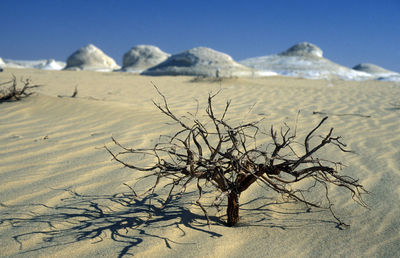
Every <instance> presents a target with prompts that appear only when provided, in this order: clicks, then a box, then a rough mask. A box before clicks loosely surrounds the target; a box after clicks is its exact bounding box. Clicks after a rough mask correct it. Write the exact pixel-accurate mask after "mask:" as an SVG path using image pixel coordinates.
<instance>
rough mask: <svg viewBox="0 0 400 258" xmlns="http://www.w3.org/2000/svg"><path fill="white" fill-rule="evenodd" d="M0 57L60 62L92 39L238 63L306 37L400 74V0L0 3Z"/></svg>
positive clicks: (328, 52)
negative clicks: (201, 49)
mask: <svg viewBox="0 0 400 258" xmlns="http://www.w3.org/2000/svg"><path fill="white" fill-rule="evenodd" d="M0 13H1V16H0V17H1V19H0V31H1V33H0V57H2V58H3V59H4V58H5V59H7V58H8V59H22V60H34V59H48V58H54V59H56V60H60V61H65V60H66V59H67V58H68V56H69V55H70V54H72V53H73V52H74V51H76V50H77V49H79V48H80V47H82V46H85V45H87V44H89V43H92V44H94V45H96V46H97V47H99V48H100V49H102V50H103V51H104V52H105V53H106V54H108V55H109V56H111V57H113V58H114V59H115V60H116V61H117V63H119V64H121V63H122V56H123V54H124V53H125V52H127V51H128V50H129V49H130V48H131V47H133V46H135V45H139V44H151V45H156V46H158V47H159V48H161V49H162V50H163V51H165V52H168V53H172V54H174V53H178V52H181V51H183V50H187V49H189V48H193V47H197V46H206V47H210V48H213V49H215V50H218V51H221V52H224V53H227V54H229V55H231V56H232V57H233V58H234V59H235V60H242V59H245V58H248V57H255V56H263V55H270V54H275V53H279V52H281V51H284V50H286V49H287V48H289V47H290V46H292V45H294V44H296V43H298V42H302V41H308V42H311V43H314V44H316V45H317V46H319V47H320V48H321V49H322V50H323V51H324V56H325V57H327V58H329V59H331V60H332V61H334V62H337V63H339V64H342V65H345V66H349V67H352V66H354V65H356V64H358V63H361V62H368V63H374V64H377V65H380V66H382V67H384V68H387V69H391V70H394V71H397V72H400V0H274V1H268V0H265V1H251V0H247V1H235V0H228V1H225V0H221V1H218V0H214V1H208V0H198V1H195V0H183V1H180V0H176V1H174V0H159V1H157V0H119V1H117V0H115V1H112V0H108V1H106V0H78V1H77V0H63V1H62V0H47V1H46V0H0Z"/></svg>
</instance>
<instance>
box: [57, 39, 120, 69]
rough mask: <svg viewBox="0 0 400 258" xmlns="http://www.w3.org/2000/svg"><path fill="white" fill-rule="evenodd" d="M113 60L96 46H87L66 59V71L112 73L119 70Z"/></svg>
mask: <svg viewBox="0 0 400 258" xmlns="http://www.w3.org/2000/svg"><path fill="white" fill-rule="evenodd" d="M119 68H120V67H119V66H118V65H117V63H116V62H115V60H114V59H112V58H111V57H109V56H107V55H106V54H104V52H103V51H101V50H100V49H99V48H97V47H96V46H94V45H92V44H89V45H87V46H85V47H82V48H80V49H78V50H77V51H75V52H74V53H73V54H72V55H71V56H69V57H68V59H67V65H66V67H65V68H64V69H66V70H93V71H113V70H116V69H119Z"/></svg>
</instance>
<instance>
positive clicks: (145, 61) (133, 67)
mask: <svg viewBox="0 0 400 258" xmlns="http://www.w3.org/2000/svg"><path fill="white" fill-rule="evenodd" d="M169 56H170V54H167V53H165V52H163V51H162V50H161V49H159V48H158V47H156V46H150V45H138V46H135V47H133V48H131V50H129V51H128V52H126V53H125V54H124V56H123V60H122V71H125V72H133V73H141V72H143V71H144V70H146V69H148V68H150V67H153V66H155V65H158V64H160V63H162V62H164V61H165V60H166V59H167V58H168V57H169Z"/></svg>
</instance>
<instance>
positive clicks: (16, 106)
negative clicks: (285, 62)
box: [0, 68, 400, 257]
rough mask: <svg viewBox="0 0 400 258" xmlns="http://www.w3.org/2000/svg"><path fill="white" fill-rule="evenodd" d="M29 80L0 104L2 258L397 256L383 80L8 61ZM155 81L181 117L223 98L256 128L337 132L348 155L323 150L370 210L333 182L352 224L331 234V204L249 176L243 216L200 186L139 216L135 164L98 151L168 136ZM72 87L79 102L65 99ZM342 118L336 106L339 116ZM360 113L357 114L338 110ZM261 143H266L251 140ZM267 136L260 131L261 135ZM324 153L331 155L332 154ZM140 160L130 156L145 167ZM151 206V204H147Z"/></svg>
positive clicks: (396, 171) (398, 208) (398, 222)
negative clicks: (355, 184) (197, 74)
mask: <svg viewBox="0 0 400 258" xmlns="http://www.w3.org/2000/svg"><path fill="white" fill-rule="evenodd" d="M12 74H14V75H15V76H16V77H17V78H20V77H24V78H31V79H32V81H33V82H34V83H35V84H40V85H43V86H42V87H40V88H38V89H37V90H36V92H37V93H36V94H35V95H32V96H30V97H28V98H26V99H23V100H21V101H18V102H3V103H1V104H0V146H1V147H0V182H1V187H0V203H1V204H0V221H1V224H0V256H2V257H122V256H125V255H135V256H137V257H399V256H400V233H399V232H400V216H399V214H400V205H399V204H400V148H399V146H400V110H398V109H395V108H393V106H391V105H390V103H392V102H397V101H398V99H400V85H399V84H398V83H394V82H383V81H362V82H360V81H342V80H307V79H300V78H285V77H278V76H277V77H265V78H230V79H224V80H222V81H213V80H211V79H204V80H194V78H193V77H185V76H179V77H169V76H160V77H151V76H140V75H135V74H130V73H118V72H114V73H100V72H93V71H44V70H32V69H23V70H22V69H21V70H20V69H11V68H5V69H4V72H2V73H0V82H5V81H8V80H9V79H10V78H11V76H12ZM151 82H154V83H155V84H156V85H157V86H158V88H159V89H160V90H161V91H162V92H163V93H164V94H165V96H166V97H167V99H168V102H169V104H170V107H171V109H172V110H173V111H174V112H175V113H176V114H178V115H187V112H188V111H190V112H194V111H195V110H196V105H197V101H198V102H199V106H200V112H201V110H202V107H203V108H204V107H205V104H206V99H207V96H208V94H209V93H210V92H214V93H215V92H217V91H218V90H221V91H220V93H219V95H218V96H217V97H216V99H215V109H216V110H220V112H222V110H221V109H222V108H223V107H224V104H225V102H226V101H227V100H228V99H230V100H232V104H231V110H230V113H229V118H230V120H231V121H232V123H239V122H241V121H252V120H257V119H260V118H264V121H263V122H262V123H263V127H265V129H266V130H268V129H269V127H270V126H271V125H272V124H273V125H274V126H275V127H279V126H282V125H283V123H284V122H286V123H288V124H289V125H291V126H293V125H294V121H295V119H296V116H297V113H298V111H299V110H300V115H299V119H298V123H297V127H298V134H299V135H301V134H304V133H305V132H307V131H308V130H310V129H311V128H313V126H315V125H316V124H317V123H318V122H319V121H320V119H321V118H322V116H321V115H316V114H313V112H315V111H318V112H325V113H327V114H328V115H329V116H330V118H329V119H328V121H327V124H326V125H324V127H323V129H324V130H325V131H326V130H329V128H330V127H334V128H335V133H336V134H337V135H341V136H342V137H343V141H344V142H346V143H347V144H348V146H349V148H350V149H352V150H354V151H355V152H356V153H357V154H351V153H348V154H344V153H338V152H336V151H332V152H330V151H329V150H328V151H327V153H324V154H325V155H326V156H328V157H330V158H331V159H332V160H338V161H341V162H342V163H344V164H346V165H347V166H346V167H344V168H343V170H342V171H341V172H342V173H343V174H348V175H350V176H353V177H355V178H359V179H360V183H361V184H363V185H364V186H365V188H366V189H367V190H369V191H370V194H369V195H367V196H364V199H365V201H366V202H367V204H368V205H369V207H370V209H365V208H363V207H361V206H359V205H357V204H356V203H354V202H353V201H352V200H351V195H350V194H349V193H348V192H345V191H341V190H335V189H333V188H332V189H331V198H332V201H333V202H334V203H335V206H334V207H333V209H334V210H335V211H336V213H337V215H338V216H339V217H340V218H341V219H342V220H344V221H345V222H347V223H349V224H350V225H351V226H350V227H349V228H347V229H344V230H341V229H338V228H337V227H336V223H335V220H334V219H333V218H332V216H331V215H330V213H329V212H328V211H324V210H317V209H313V210H312V211H311V212H308V213H307V212H305V207H304V205H301V204H298V205H297V204H282V199H281V198H280V196H278V195H276V194H274V193H273V192H271V191H266V190H265V189H264V188H262V187H261V186H258V185H253V186H252V187H251V188H250V189H249V190H248V191H246V192H244V193H243V195H242V196H241V221H240V222H239V224H238V226H237V227H232V228H229V227H226V226H225V225H224V224H223V221H224V220H225V219H226V217H225V216H224V215H225V214H224V210H222V211H216V210H214V209H212V208H210V210H209V214H210V216H211V226H210V227H208V226H207V221H206V219H205V217H204V215H203V213H202V212H201V210H200V209H199V208H198V207H197V206H196V205H194V202H195V200H196V199H197V197H196V191H195V190H196V188H195V187H194V188H193V189H192V188H189V189H188V190H187V193H188V194H187V195H184V196H182V198H180V199H176V200H174V201H173V202H172V203H171V205H170V206H169V208H166V209H165V210H164V211H160V212H157V213H156V214H155V215H154V216H153V217H152V218H150V219H149V220H148V221H147V222H146V223H143V222H145V221H146V219H147V213H146V212H145V211H146V209H147V204H146V203H144V202H141V201H139V200H138V201H136V202H135V201H134V200H131V199H130V198H128V197H129V196H132V193H131V191H130V189H129V188H128V187H126V186H125V185H124V183H126V184H128V185H130V186H132V187H134V189H135V190H136V191H137V192H142V191H144V190H145V189H147V188H148V187H149V182H148V181H141V182H140V183H137V184H135V183H136V181H137V178H138V177H139V176H141V175H143V173H139V172H136V171H134V170H132V169H129V168H123V167H122V166H121V165H120V164H118V163H117V162H115V161H113V160H112V159H111V156H110V154H109V153H107V151H106V150H105V149H104V148H103V147H104V146H105V145H106V146H109V147H110V148H113V147H114V145H113V143H112V141H111V136H113V137H115V138H116V139H118V141H120V142H121V143H123V144H124V145H126V146H129V147H135V148H141V147H151V146H152V145H153V144H154V143H155V142H157V140H158V139H159V136H160V135H168V134H172V133H173V132H174V126H168V125H166V123H168V122H170V121H169V120H168V118H167V117H165V116H163V115H162V114H160V112H159V110H157V108H156V107H155V106H154V105H153V103H152V100H153V99H154V100H155V101H156V102H157V101H160V97H159V96H157V93H156V91H155V90H154V88H153V87H152V84H151ZM75 87H77V89H78V95H77V97H76V98H69V97H58V96H70V95H71V94H72V92H73V91H74V89H75ZM341 114H342V115H341ZM343 114H358V115H364V116H370V117H363V116H354V115H343ZM260 140H261V141H262V139H260ZM266 140H269V139H268V138H267V139H266ZM330 153H332V154H330ZM146 161H147V160H146V159H144V160H141V161H138V162H142V163H143V164H145V163H146ZM155 205H158V203H155Z"/></svg>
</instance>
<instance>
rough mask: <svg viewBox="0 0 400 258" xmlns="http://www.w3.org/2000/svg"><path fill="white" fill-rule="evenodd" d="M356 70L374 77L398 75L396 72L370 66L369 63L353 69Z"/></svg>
mask: <svg viewBox="0 0 400 258" xmlns="http://www.w3.org/2000/svg"><path fill="white" fill-rule="evenodd" d="M353 69H354V70H357V71H362V72H366V73H369V74H373V75H385V74H398V73H396V72H393V71H390V70H387V69H385V68H383V67H380V66H377V65H374V64H368V63H361V64H358V65H356V66H354V67H353Z"/></svg>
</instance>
